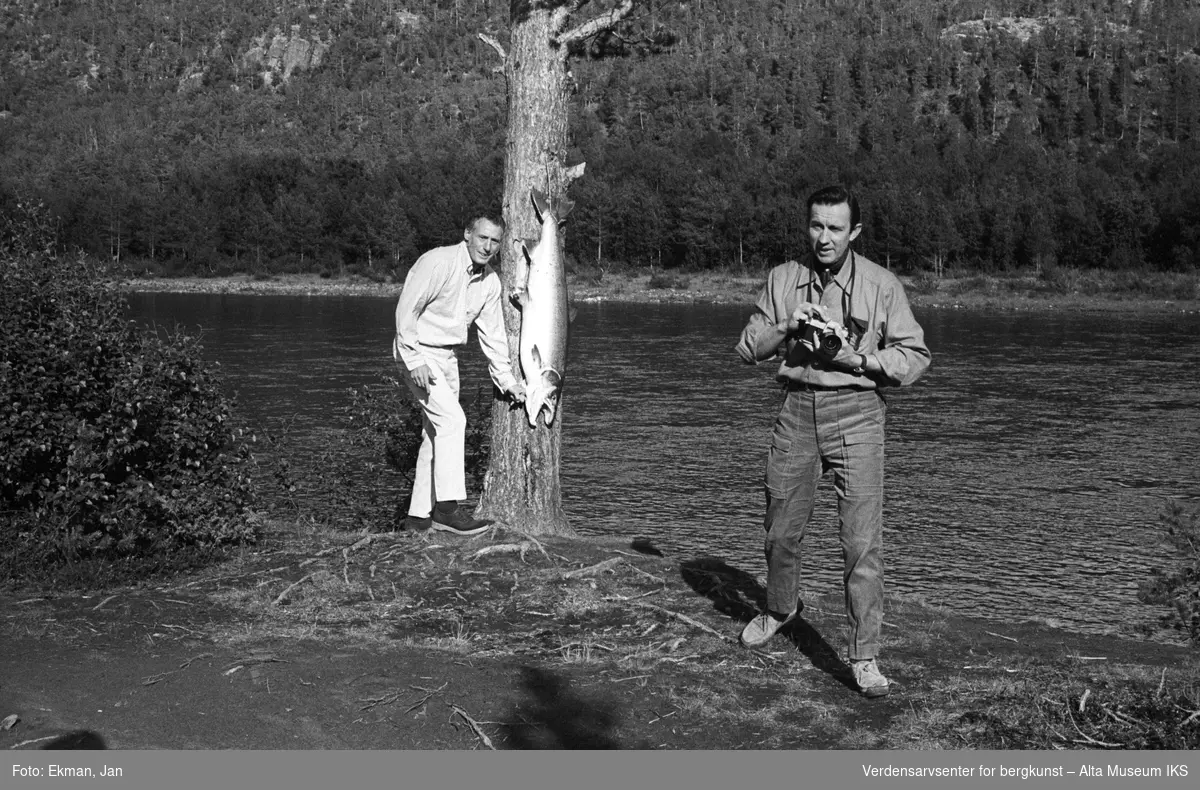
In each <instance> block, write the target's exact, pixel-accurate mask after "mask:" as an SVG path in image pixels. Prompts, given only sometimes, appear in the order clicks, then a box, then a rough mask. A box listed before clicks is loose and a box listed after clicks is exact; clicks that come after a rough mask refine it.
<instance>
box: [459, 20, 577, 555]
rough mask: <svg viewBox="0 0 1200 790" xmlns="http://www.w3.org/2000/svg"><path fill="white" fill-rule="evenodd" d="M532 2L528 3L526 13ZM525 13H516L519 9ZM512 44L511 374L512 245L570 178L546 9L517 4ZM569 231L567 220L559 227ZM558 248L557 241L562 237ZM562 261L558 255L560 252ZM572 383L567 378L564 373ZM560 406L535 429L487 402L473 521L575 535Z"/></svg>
mask: <svg viewBox="0 0 1200 790" xmlns="http://www.w3.org/2000/svg"><path fill="white" fill-rule="evenodd" d="M531 6H532V7H531ZM518 7H519V8H521V10H522V12H521V13H520V14H518V13H517V9H518ZM512 18H513V23H512V30H511V33H512V40H511V44H510V50H509V53H508V56H507V58H506V59H505V64H504V76H505V78H506V79H507V80H508V140H507V147H506V151H505V161H504V209H503V210H504V221H505V223H506V224H507V226H508V227H507V232H506V234H505V242H506V243H505V244H504V245H502V247H501V250H500V256H501V257H500V267H501V272H500V280H501V283H502V285H503V289H504V290H503V293H504V295H505V299H504V320H505V324H506V325H507V327H508V345H509V350H510V357H511V359H512V364H513V371H514V372H519V371H520V370H521V363H520V359H519V358H518V349H519V348H520V328H521V313H520V311H519V310H517V309H516V308H515V307H514V306H513V304H512V303H511V302H510V301H509V300H508V299H507V296H508V294H510V293H511V292H512V288H513V286H514V284H515V276H516V256H517V255H518V254H520V253H518V252H516V251H515V249H514V247H513V245H512V244H511V243H510V242H511V240H513V239H537V238H539V237H540V235H541V225H540V223H539V222H538V220H537V216H536V215H535V214H534V211H533V204H532V202H531V201H530V190H531V189H533V188H535V187H536V188H538V189H540V190H543V191H545V192H546V193H547V194H548V195H550V196H551V197H552V198H553V199H555V200H558V199H560V198H562V197H563V195H564V193H565V191H566V186H567V184H568V182H569V180H570V179H569V177H568V175H567V173H566V168H565V167H564V162H563V159H564V157H565V156H566V152H567V142H568V127H567V98H568V92H569V84H568V78H567V53H566V51H565V48H563V47H558V46H555V45H553V44H552V38H553V35H554V33H555V32H556V31H554V30H553V28H552V11H551V10H550V9H548V8H546V7H544V6H542V5H541V4H529V3H525V2H520V0H514V2H513V14H512ZM567 226H569V222H568V223H565V226H564V230H566V229H567ZM559 244H560V245H561V244H562V236H561V234H560V236H559ZM560 255H561V249H560ZM566 378H567V381H569V379H570V377H569V375H568V376H566ZM569 393H570V388H569V387H565V388H564V392H563V396H562V397H563V400H562V401H561V402H560V405H559V408H558V416H557V418H556V419H555V420H554V423H553V424H552V425H551V426H549V427H547V426H546V424H545V422H544V421H543V419H539V420H538V424H537V426H536V427H533V428H531V427H530V426H529V423H528V421H527V420H526V418H525V413H524V411H523V410H521V409H515V408H511V407H510V405H509V404H508V402H507V401H505V400H497V401H496V402H495V403H493V404H492V418H493V427H492V452H491V466H490V468H489V469H488V472H487V476H486V478H485V479H484V483H483V493H482V495H481V496H480V499H479V507H478V509H477V510H476V515H477V516H479V517H486V518H493V519H496V520H497V521H500V522H503V523H505V524H507V525H509V526H511V527H515V528H517V529H522V530H525V531H526V532H529V533H532V534H554V535H573V534H574V531H573V530H572V529H571V526H570V524H568V523H567V516H566V512H565V511H564V510H563V506H562V486H561V484H560V481H559V448H560V446H561V443H562V426H563V422H565V421H566V418H567V414H566V413H565V411H566V410H565V408H564V406H565V404H566V403H567V402H569Z"/></svg>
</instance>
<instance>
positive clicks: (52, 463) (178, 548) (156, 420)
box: [0, 203, 254, 583]
mask: <svg viewBox="0 0 1200 790" xmlns="http://www.w3.org/2000/svg"><path fill="white" fill-rule="evenodd" d="M0 296H2V298H3V305H4V308H3V310H0V573H3V574H4V575H6V576H8V577H9V578H10V579H17V580H26V581H42V582H45V581H48V580H51V579H57V580H60V581H72V582H77V583H103V582H105V581H115V580H121V579H129V578H133V577H137V576H140V575H144V574H147V573H152V572H155V571H160V570H163V569H166V568H171V567H178V566H180V565H182V564H190V563H192V562H195V561H198V560H200V559H203V558H204V557H205V556H208V555H210V554H211V552H212V551H213V550H215V549H218V548H219V547H222V546H225V545H228V544H232V543H238V542H242V541H248V540H252V539H253V537H254V531H253V529H252V527H251V526H250V523H249V519H248V507H249V505H250V503H251V500H252V489H251V486H250V480H249V476H248V474H247V473H246V470H247V469H248V462H249V460H250V454H249V451H248V448H247V445H246V443H245V442H244V441H243V440H242V438H241V436H240V435H239V432H238V431H237V430H236V429H235V428H234V427H233V426H232V425H231V403H230V401H229V400H228V399H227V398H226V397H225V395H224V394H223V392H222V389H221V382H220V379H219V378H218V376H217V375H216V373H215V371H214V370H213V369H212V368H211V367H209V366H207V365H206V364H204V360H203V359H202V358H201V355H200V347H199V345H198V343H197V342H196V341H195V340H194V339H192V338H189V337H187V336H185V335H182V334H178V333H176V334H174V335H171V336H166V337H163V336H159V335H158V334H156V333H154V332H150V331H148V330H144V329H141V328H139V327H137V326H136V325H134V324H133V323H131V322H130V321H128V320H126V318H125V300H124V297H123V296H122V295H121V293H120V292H119V291H118V290H117V289H116V288H115V287H114V286H113V285H112V284H111V283H109V282H107V281H106V280H105V279H104V276H103V273H102V272H101V271H100V270H99V268H98V267H97V266H96V265H95V264H93V263H92V262H90V261H89V260H87V259H86V258H85V257H83V256H81V255H77V254H63V253H61V251H59V250H58V249H57V247H56V244H55V238H54V228H53V224H52V222H51V221H50V220H49V218H48V217H47V214H46V212H45V210H44V209H43V208H42V207H41V206H39V205H35V204H28V203H21V204H18V206H17V208H16V210H15V211H13V212H10V213H8V214H7V215H6V216H5V217H4V218H3V220H2V221H0Z"/></svg>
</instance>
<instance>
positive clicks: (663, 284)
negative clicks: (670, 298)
mask: <svg viewBox="0 0 1200 790" xmlns="http://www.w3.org/2000/svg"><path fill="white" fill-rule="evenodd" d="M691 284H692V281H691V280H690V279H688V278H687V277H684V276H682V275H679V274H670V273H668V272H663V271H651V272H650V281H649V283H648V285H649V287H650V288H652V289H665V290H676V291H684V290H687V288H688V286H689V285H691Z"/></svg>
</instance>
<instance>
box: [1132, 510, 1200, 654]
mask: <svg viewBox="0 0 1200 790" xmlns="http://www.w3.org/2000/svg"><path fill="white" fill-rule="evenodd" d="M1162 520H1163V524H1164V526H1165V527H1166V530H1165V532H1166V534H1165V537H1166V540H1167V543H1168V544H1169V545H1170V546H1172V547H1173V548H1174V550H1175V551H1176V553H1177V554H1178V555H1179V556H1180V557H1181V558H1182V563H1180V565H1179V566H1177V567H1176V568H1174V569H1171V570H1168V571H1163V570H1159V569H1156V570H1155V571H1154V576H1153V578H1152V579H1150V580H1148V581H1146V582H1143V583H1142V584H1141V585H1139V589H1138V598H1139V599H1140V600H1142V601H1143V602H1145V603H1150V604H1158V605H1165V606H1169V607H1171V610H1172V611H1171V613H1170V614H1169V615H1168V616H1167V618H1166V622H1167V624H1168V625H1171V626H1172V627H1174V628H1178V629H1181V630H1183V631H1185V632H1186V633H1187V635H1188V637H1189V638H1190V639H1191V640H1192V642H1193V643H1194V644H1197V645H1200V513H1198V512H1187V511H1185V510H1184V509H1183V507H1182V506H1180V505H1179V504H1178V503H1177V502H1172V503H1171V504H1170V505H1169V506H1168V509H1167V512H1166V513H1165V514H1164V515H1163V517H1162Z"/></svg>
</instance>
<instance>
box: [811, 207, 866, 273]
mask: <svg viewBox="0 0 1200 790" xmlns="http://www.w3.org/2000/svg"><path fill="white" fill-rule="evenodd" d="M861 230H862V225H855V226H854V227H850V204H849V203H838V204H836V205H833V206H822V205H820V204H814V205H813V207H812V211H810V212H809V214H808V241H809V244H811V245H812V251H813V254H814V255H815V256H816V257H817V261H818V262H819V263H820V264H821V265H822V266H828V267H832V266H837V265H838V264H840V263H841V262H842V261H843V260H844V259H845V257H846V253H847V252H849V250H850V242H852V241H854V240H855V239H856V238H858V234H859V231H861Z"/></svg>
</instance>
